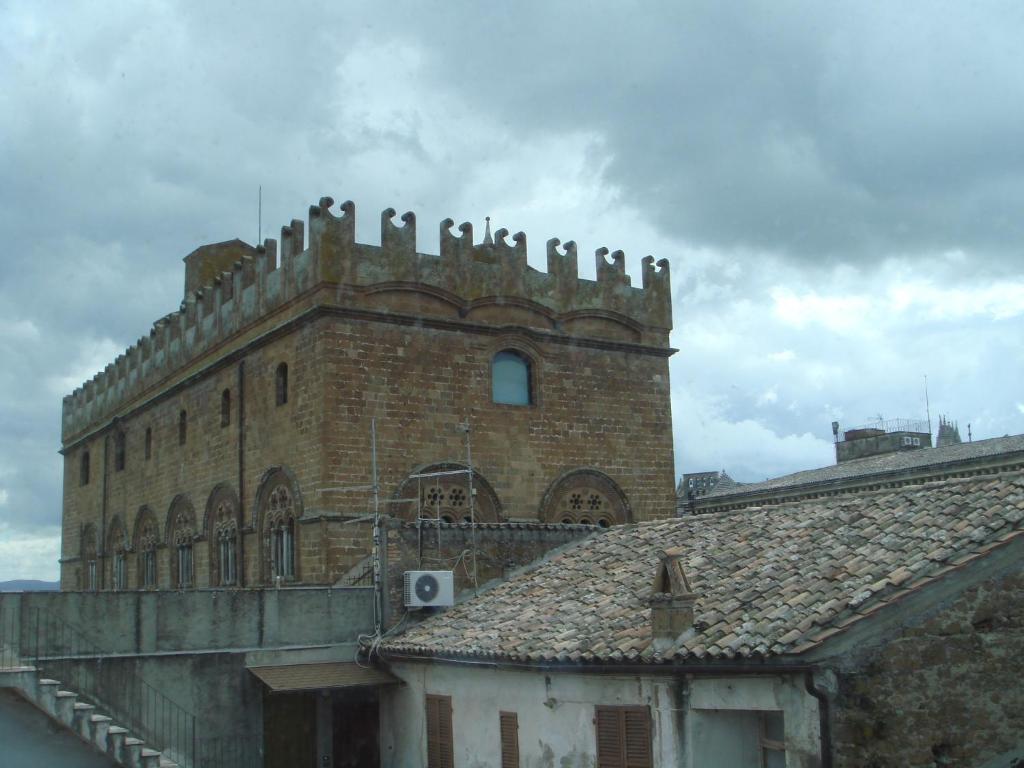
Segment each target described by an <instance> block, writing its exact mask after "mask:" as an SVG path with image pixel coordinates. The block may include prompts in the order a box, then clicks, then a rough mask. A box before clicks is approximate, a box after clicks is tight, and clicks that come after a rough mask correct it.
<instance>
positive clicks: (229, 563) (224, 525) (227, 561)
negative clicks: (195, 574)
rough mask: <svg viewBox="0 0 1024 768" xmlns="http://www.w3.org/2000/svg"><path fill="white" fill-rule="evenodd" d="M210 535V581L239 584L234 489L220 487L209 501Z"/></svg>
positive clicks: (212, 582) (208, 527)
mask: <svg viewBox="0 0 1024 768" xmlns="http://www.w3.org/2000/svg"><path fill="white" fill-rule="evenodd" d="M207 515H208V518H207V530H210V531H212V532H213V533H212V535H211V536H210V583H211V584H215V585H218V586H221V587H231V586H234V585H236V584H238V581H239V579H238V568H239V565H238V549H239V547H238V502H237V499H236V497H235V494H234V492H233V491H231V490H230V489H228V488H227V487H226V486H223V485H221V486H217V488H215V489H214V491H213V493H212V494H210V501H209V502H208V504H207Z"/></svg>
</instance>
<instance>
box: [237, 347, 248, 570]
mask: <svg viewBox="0 0 1024 768" xmlns="http://www.w3.org/2000/svg"><path fill="white" fill-rule="evenodd" d="M238 518H239V520H238V562H239V564H240V566H239V567H238V586H239V587H244V586H245V534H244V533H243V530H244V528H245V519H246V515H245V360H240V361H239V363H238Z"/></svg>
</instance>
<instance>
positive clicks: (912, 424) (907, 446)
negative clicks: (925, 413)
mask: <svg viewBox="0 0 1024 768" xmlns="http://www.w3.org/2000/svg"><path fill="white" fill-rule="evenodd" d="M832 434H833V436H834V437H835V444H836V462H837V463H842V462H844V461H852V460H853V459H863V458H866V457H867V456H880V455H882V454H884V453H897V452H899V451H914V450H918V449H920V448H931V447H932V435H931V431H930V430H929V428H928V422H926V421H915V420H912V419H889V420H887V421H883V420H881V419H880V420H879V421H877V422H874V423H872V424H867V425H864V426H861V427H854V428H853V429H847V430H845V431H844V432H843V433H842V434H841V435H840V432H839V422H838V421H833V422H832Z"/></svg>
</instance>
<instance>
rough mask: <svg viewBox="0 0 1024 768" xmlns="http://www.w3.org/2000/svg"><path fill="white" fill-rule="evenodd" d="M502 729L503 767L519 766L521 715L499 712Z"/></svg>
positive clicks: (513, 767)
mask: <svg viewBox="0 0 1024 768" xmlns="http://www.w3.org/2000/svg"><path fill="white" fill-rule="evenodd" d="M498 724H499V726H500V730H501V768H519V715H517V714H516V713H515V712H499V713H498Z"/></svg>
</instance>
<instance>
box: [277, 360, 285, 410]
mask: <svg viewBox="0 0 1024 768" xmlns="http://www.w3.org/2000/svg"><path fill="white" fill-rule="evenodd" d="M274 391H275V402H276V403H277V404H278V405H284V404H285V403H287V402H288V363H281V364H280V365H278V366H277V371H276V372H275V374H274Z"/></svg>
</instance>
